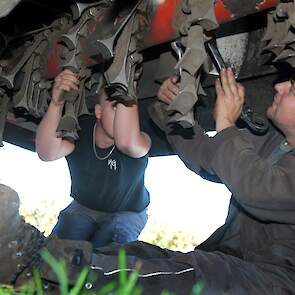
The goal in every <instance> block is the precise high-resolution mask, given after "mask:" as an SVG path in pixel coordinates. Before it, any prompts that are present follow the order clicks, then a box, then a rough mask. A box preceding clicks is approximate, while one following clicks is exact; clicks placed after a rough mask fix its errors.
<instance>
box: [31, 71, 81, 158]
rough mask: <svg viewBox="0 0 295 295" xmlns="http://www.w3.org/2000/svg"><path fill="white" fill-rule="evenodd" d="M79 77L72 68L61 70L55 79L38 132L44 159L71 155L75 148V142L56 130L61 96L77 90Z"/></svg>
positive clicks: (41, 154) (41, 156) (38, 140)
mask: <svg viewBox="0 0 295 295" xmlns="http://www.w3.org/2000/svg"><path fill="white" fill-rule="evenodd" d="M78 85H79V79H78V76H77V75H76V74H74V73H73V72H71V71H70V70H64V71H63V72H61V73H60V74H59V75H58V76H57V77H56V78H55V81H54V85H53V89H52V99H51V102H50V104H49V107H48V110H47V112H46V114H45V115H44V117H43V118H42V120H41V122H40V124H39V126H38V129H37V133H36V151H37V153H38V155H39V157H40V159H41V160H43V161H53V160H57V159H60V158H62V157H64V156H67V155H69V154H70V153H71V152H72V151H73V150H74V148H75V145H74V143H72V142H70V141H68V140H66V139H62V138H60V137H58V134H57V132H56V130H57V127H58V124H59V122H60V119H61V117H62V111H63V106H64V102H63V101H61V100H60V97H61V95H62V93H63V92H64V91H70V90H72V89H75V90H77V89H78Z"/></svg>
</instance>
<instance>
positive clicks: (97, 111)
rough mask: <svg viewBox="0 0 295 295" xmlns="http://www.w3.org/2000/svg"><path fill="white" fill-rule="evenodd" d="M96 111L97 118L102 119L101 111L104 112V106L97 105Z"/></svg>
mask: <svg viewBox="0 0 295 295" xmlns="http://www.w3.org/2000/svg"><path fill="white" fill-rule="evenodd" d="M94 112H95V117H96V119H98V120H100V119H101V113H102V107H101V105H100V104H96V105H95V108H94Z"/></svg>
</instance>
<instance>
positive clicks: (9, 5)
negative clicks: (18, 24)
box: [0, 0, 21, 18]
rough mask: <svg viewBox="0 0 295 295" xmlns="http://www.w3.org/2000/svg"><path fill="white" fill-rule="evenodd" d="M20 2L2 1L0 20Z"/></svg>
mask: <svg viewBox="0 0 295 295" xmlns="http://www.w3.org/2000/svg"><path fill="white" fill-rule="evenodd" d="M20 1H21V0H2V1H1V3H0V18H1V17H5V16H7V15H8V14H9V13H10V12H11V11H12V10H13V9H14V7H15V6H17V5H18V4H19V3H20Z"/></svg>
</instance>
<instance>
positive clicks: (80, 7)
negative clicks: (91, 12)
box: [71, 0, 110, 20]
mask: <svg viewBox="0 0 295 295" xmlns="http://www.w3.org/2000/svg"><path fill="white" fill-rule="evenodd" d="M107 2H110V1H106V0H102V1H97V2H91V3H84V2H78V1H76V2H75V3H74V4H73V5H72V6H71V10H72V13H73V19H74V20H77V19H78V18H80V17H81V16H82V14H83V12H84V11H85V10H87V9H88V8H90V7H93V6H97V5H100V4H102V3H105V4H106V5H107Z"/></svg>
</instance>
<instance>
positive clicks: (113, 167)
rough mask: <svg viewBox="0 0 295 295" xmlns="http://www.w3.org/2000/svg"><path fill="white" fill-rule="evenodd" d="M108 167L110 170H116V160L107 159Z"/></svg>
mask: <svg viewBox="0 0 295 295" xmlns="http://www.w3.org/2000/svg"><path fill="white" fill-rule="evenodd" d="M108 166H109V168H110V169H111V170H115V171H116V170H117V161H116V160H112V159H108Z"/></svg>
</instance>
